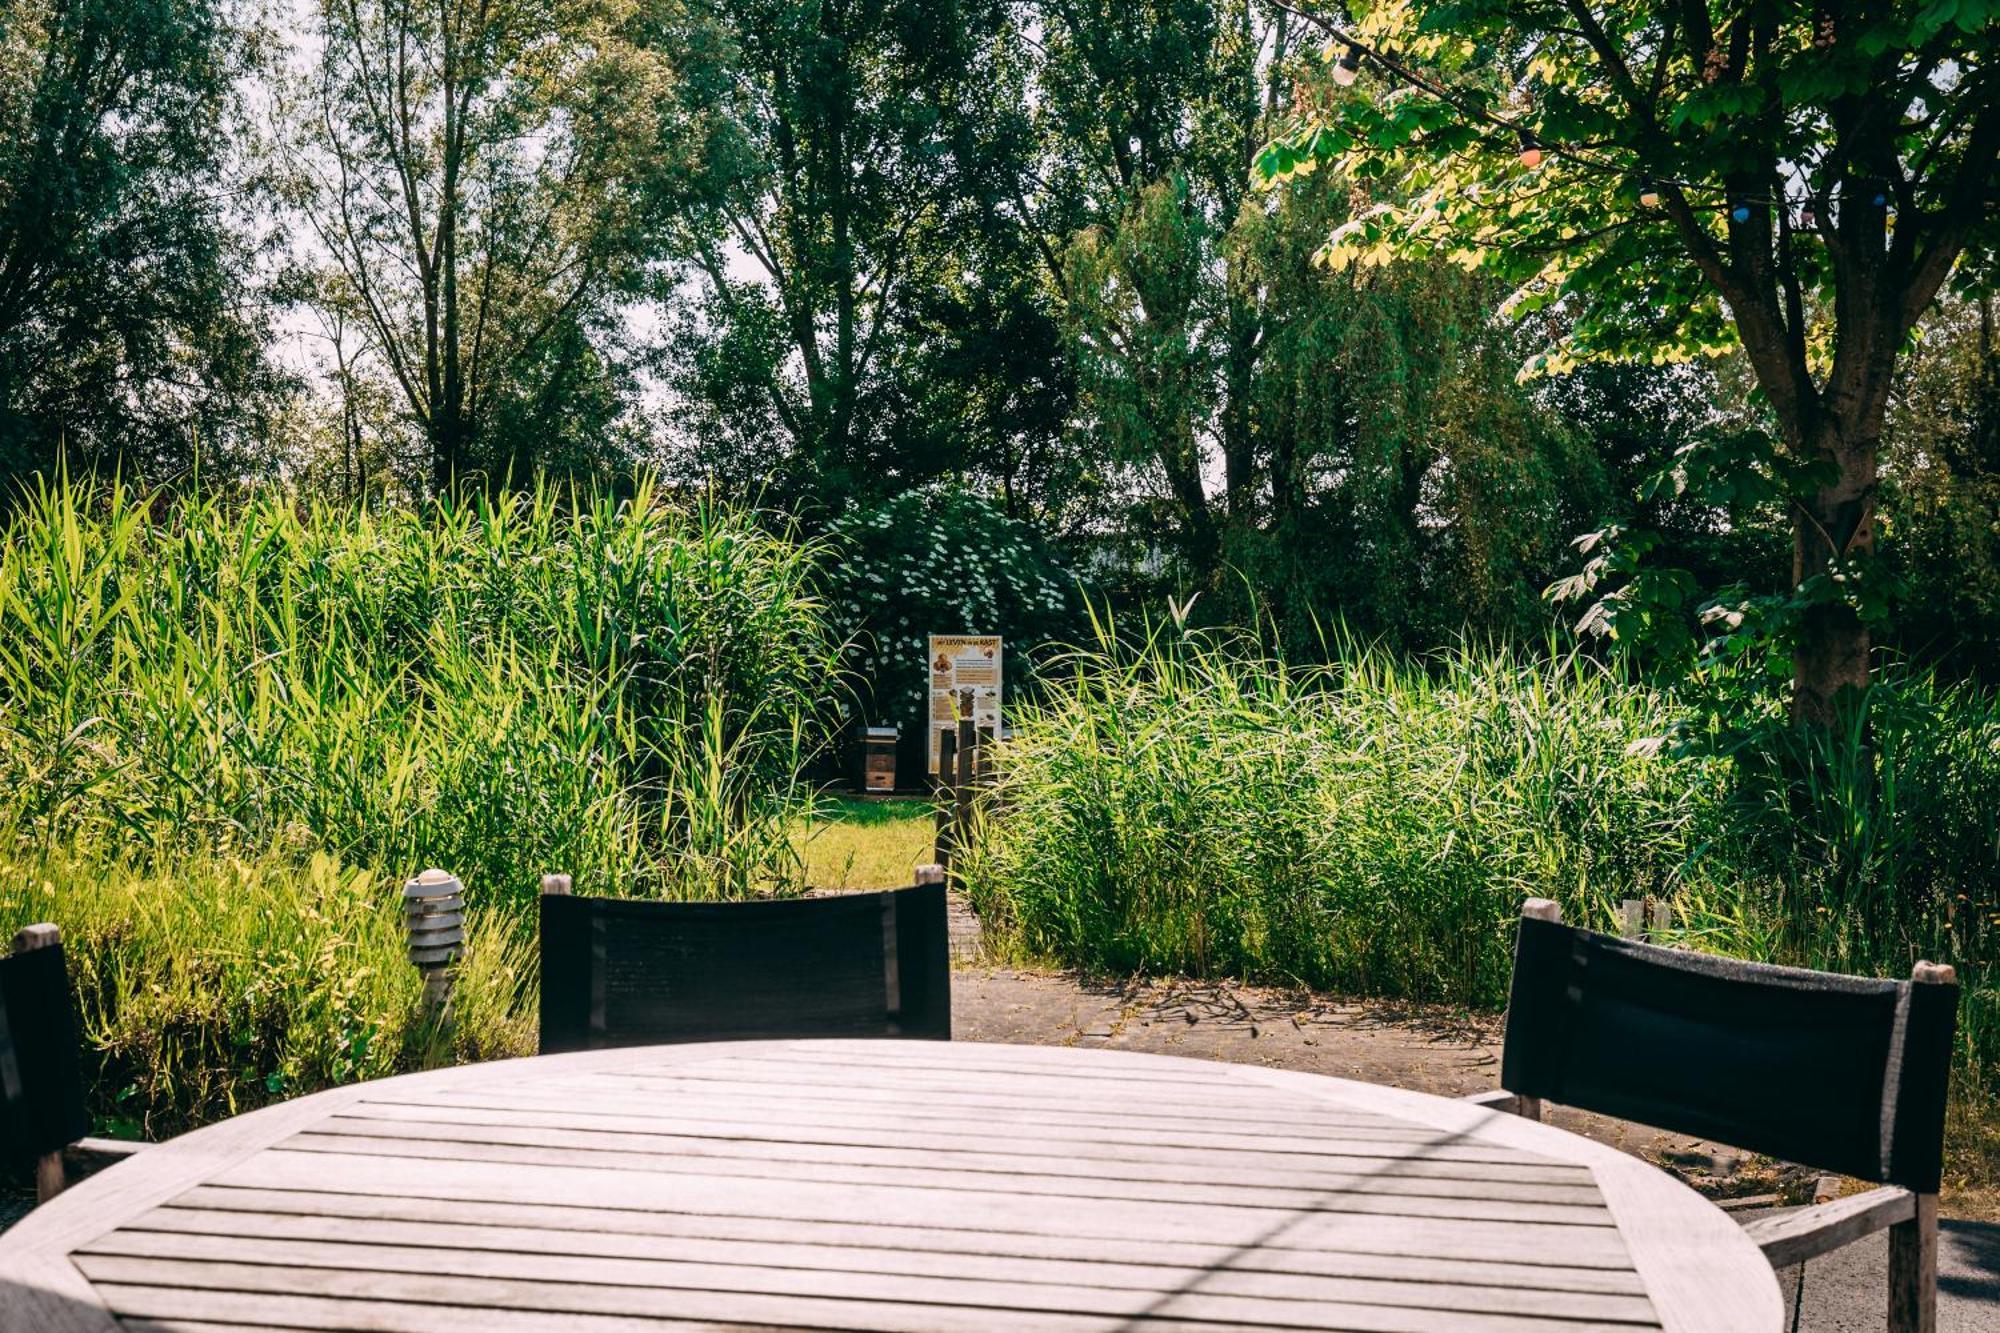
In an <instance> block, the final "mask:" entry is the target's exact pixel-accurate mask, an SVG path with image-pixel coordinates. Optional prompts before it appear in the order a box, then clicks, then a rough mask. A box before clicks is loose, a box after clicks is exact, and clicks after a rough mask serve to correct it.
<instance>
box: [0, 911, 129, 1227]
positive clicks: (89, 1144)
mask: <svg viewBox="0 0 2000 1333" xmlns="http://www.w3.org/2000/svg"><path fill="white" fill-rule="evenodd" d="M77 1045H78V1042H77V1030H76V1009H75V1007H74V1006H73V1005H72V1003H71V1002H70V994H69V969H68V966H67V965H66V964H65V962H64V960H63V949H62V935H61V933H60V932H59V931H57V929H56V928H55V927H54V926H52V925H48V924H40V925H33V926H26V927H24V928H23V929H22V930H21V931H20V933H18V934H17V935H15V936H14V951H13V953H11V954H9V955H7V956H6V957H4V958H0V1150H4V1151H5V1152H6V1154H7V1155H8V1156H9V1157H11V1158H14V1159H16V1160H27V1159H29V1158H32V1159H33V1160H34V1163H35V1196H36V1198H37V1199H38V1200H41V1201H47V1200H48V1199H50V1198H51V1197H53V1196H54V1195H56V1194H59V1193H61V1192H62V1189H63V1186H64V1184H65V1183H67V1173H66V1170H65V1167H64V1163H63V1152H64V1150H65V1149H68V1148H80V1149H82V1150H83V1151H84V1152H86V1153H88V1154H90V1155H91V1156H94V1157H99V1158H105V1157H123V1156H126V1155H128V1154H130V1153H132V1152H135V1151H137V1150H138V1149H139V1148H141V1147H143V1146H144V1145H143V1144H138V1143H125V1142H121V1141H118V1140H115V1139H93V1138H88V1137H86V1136H87V1135H88V1134H89V1132H90V1116H89V1115H88V1114H87V1113H86V1112H85V1110H84V1105H83V1074H82V1070H81V1067H80V1064H79V1062H78V1060H77Z"/></svg>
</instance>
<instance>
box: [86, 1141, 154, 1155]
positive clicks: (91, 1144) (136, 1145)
mask: <svg viewBox="0 0 2000 1333" xmlns="http://www.w3.org/2000/svg"><path fill="white" fill-rule="evenodd" d="M152 1146H153V1145H152V1144H150V1143H141V1142H140V1141H139V1140H137V1139H78V1140H77V1141H76V1142H75V1143H72V1144H70V1145H69V1150H70V1151H71V1152H79V1153H86V1154H88V1155H89V1156H92V1157H130V1156H131V1155H132V1154H133V1153H135V1152H139V1151H140V1150H141V1149H145V1148H150V1147H152Z"/></svg>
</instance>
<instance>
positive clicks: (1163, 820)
mask: <svg viewBox="0 0 2000 1333" xmlns="http://www.w3.org/2000/svg"><path fill="white" fill-rule="evenodd" d="M1072 668H1073V670H1072V673H1071V674H1069V675H1067V676H1062V677H1058V676H1056V675H1055V674H1054V673H1052V674H1051V678H1050V684H1049V698H1048V700H1047V702H1046V703H1045V704H1042V705H1040V706H1038V707H1035V708H1033V709H1029V710H1026V711H1021V712H1017V720H1016V736H1015V739H1014V741H1013V742H1011V743H1010V745H1009V747H1008V749H1007V752H1006V757H1005V761H1004V763H1002V764H1001V766H1000V767H1001V774H1002V777H1001V785H1000V789H999V798H1000V800H1002V801H1003V802H1004V803H1005V805H1006V809H1007V815H1006V818H1005V819H1004V820H1000V821H997V822H995V823H993V824H992V825H990V826H989V828H988V830H987V840H986V841H985V843H984V844H983V845H982V846H981V848H980V850H979V853H978V854H977V856H976V857H975V858H974V859H973V861H972V863H971V865H970V867H969V868H968V870H967V882H968V887H969V889H970V891H971V893H972V896H973V901H974V903H975V905H977V906H978V907H979V908H980V910H981V913H982V916H983V917H984V918H985V919H986V920H987V921H988V923H989V924H993V925H997V926H998V927H999V928H1001V929H1007V930H1011V931H1014V932H1017V933H1018V935H1019V938H1020V939H1021V940H1022V942H1023V943H1024V944H1025V945H1026V946H1027V947H1028V948H1030V949H1031V950H1033V951H1036V952H1043V953H1047V954H1050V955H1053V956H1055V957H1057V958H1060V959H1062V960H1064V961H1066V962H1070V963H1075V964H1079V965H1084V966H1089V967H1099V968H1107V969H1112V970H1124V969H1129V968H1139V969H1144V970H1163V971H1180V970H1185V971H1192V972H1196V973H1207V974H1238V975H1248V976H1253V977H1261V978H1265V979H1270V980H1280V981H1286V980H1289V981H1296V982H1300V983H1304V984H1310V985H1315V986H1325V987H1331V988H1335V989H1339V990H1344V991H1349V992H1356V993H1361V992H1365V993H1372V994H1383V995H1394V996H1405V997H1411V998H1417V999H1424V1000H1434V1001H1454V1002H1459V1003H1470V1004H1483V1005H1491V1004H1497V1003H1498V1002H1500V1000H1501V999H1502V998H1503V997H1504V994H1505V988H1506V979H1507V963H1508V953H1507V939H1508V935H1507V930H1508V925H1509V922H1510V921H1511V920H1512V919H1513V917H1514V916H1515V915H1517V914H1518V912H1519V909H1520V903H1521V900H1522V898H1524V897H1529V896H1537V895H1539V896H1544V897H1554V898H1557V899H1559V900H1562V901H1564V902H1565V903H1566V904H1567V905H1568V906H1569V907H1570V909H1571V910H1572V914H1573V916H1574V918H1575V919H1577V920H1592V921H1598V922H1608V921H1609V920H1610V919H1611V915H1610V914H1611V910H1612V904H1613V902H1614V901H1615V900H1616V899H1617V898H1620V897H1624V896H1630V895H1635V894H1642V893H1648V892H1652V893H1666V892H1670V891H1671V890H1673V889H1674V888H1675V887H1676V886H1677V885H1678V884H1679V883H1680V882H1681V881H1682V879H1683V878H1684V877H1685V876H1687V875H1688V874H1690V873H1692V872H1693V871H1694V869H1695V868H1696V866H1695V863H1696V861H1697V859H1698V858H1697V853H1698V851H1699V849H1701V848H1702V847H1704V846H1705V845H1706V844H1707V843H1709V842H1710V841H1711V840H1712V839H1713V838H1714V837H1716V836H1717V834H1718V833H1719V832H1720V825H1719V822H1718V816H1719V813H1720V804H1721V795H1722V790H1723V786H1724V776H1725V775H1724V769H1723V768H1722V766H1720V765H1715V764H1702V763H1688V764H1684V765H1675V764H1671V763H1669V762H1668V761H1666V760H1664V759H1661V758H1658V757H1654V756H1652V755H1651V754H1650V753H1649V750H1650V748H1651V747H1650V746H1649V745H1648V744H1647V742H1648V741H1649V739H1650V738H1652V737H1653V736H1654V735H1655V729H1656V727H1657V724H1658V718H1659V712H1660V710H1659V700H1658V698H1657V696H1654V695H1652V694H1650V693H1648V692H1646V691H1643V690H1633V689H1629V688H1625V687H1622V686H1620V685H1619V684H1618V683H1617V682H1616V681H1615V680H1614V679H1613V678H1612V677H1611V676H1609V675H1608V674H1607V673H1605V672H1604V671H1603V670H1602V669H1600V668H1597V667H1595V666H1593V665H1591V664H1590V663H1588V662H1587V661H1585V660H1582V659H1575V658H1572V659H1567V660H1563V661H1558V662H1552V663H1543V664H1536V663H1531V662H1524V661H1516V660H1515V659H1514V658H1513V657H1512V656H1511V655H1509V654H1506V653H1503V652H1494V653H1482V652H1475V651H1472V650H1469V649H1467V650H1461V651H1458V652H1456V653H1453V654H1450V655H1448V656H1447V657H1445V658H1443V659H1442V660H1440V661H1439V662H1438V663H1436V664H1435V669H1434V670H1427V669H1425V668H1423V667H1421V666H1417V665H1413V664H1409V663H1405V662H1403V661H1401V660H1399V659H1397V658H1396V657H1394V656H1392V655H1389V654H1385V653H1381V652H1378V651H1374V650H1366V649H1359V648H1347V649H1345V650H1344V651H1343V653H1342V655H1341V657H1340V659H1339V660H1338V661H1337V662H1336V663H1335V664H1333V665H1331V666H1328V667H1325V668H1315V669H1293V668H1288V667H1286V666H1284V665H1283V664H1282V663H1280V662H1276V661H1271V660H1266V659H1264V658H1261V657H1259V656H1256V655H1255V654H1254V653H1250V652H1246V651H1245V650H1244V649H1243V647H1242V646H1241V645H1238V644H1234V643H1231V642H1229V641H1227V640H1223V639H1215V638H1210V637H1205V636H1199V635H1197V636H1191V637H1187V638H1181V639H1177V638H1173V637H1170V636H1168V635H1166V634H1164V633H1161V634H1154V635H1152V636H1151V637H1149V638H1148V639H1147V640H1146V642H1145V643H1144V645H1143V646H1142V647H1140V648H1138V649H1135V650H1122V649H1114V648H1105V649H1100V650H1098V651H1096V652H1093V653H1089V654H1085V655H1082V656H1080V657H1078V658H1076V659H1075V661H1074V662H1073V663H1072Z"/></svg>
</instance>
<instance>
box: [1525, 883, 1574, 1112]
mask: <svg viewBox="0 0 2000 1333" xmlns="http://www.w3.org/2000/svg"><path fill="white" fill-rule="evenodd" d="M1521 915H1522V916H1524V917H1528V918H1531V919H1532V920H1535V921H1553V922H1556V923H1557V924H1561V922H1562V919H1563V909H1562V904H1561V903H1559V902H1556V901H1555V900H1553V899H1551V898H1530V899H1528V901H1526V902H1524V903H1522V904H1521ZM1514 1114H1515V1115H1518V1116H1520V1117H1521V1118H1522V1119H1523V1120H1540V1119H1541V1118H1542V1099H1541V1098H1540V1097H1522V1098H1520V1099H1519V1102H1518V1104H1517V1105H1516V1106H1515V1107H1514Z"/></svg>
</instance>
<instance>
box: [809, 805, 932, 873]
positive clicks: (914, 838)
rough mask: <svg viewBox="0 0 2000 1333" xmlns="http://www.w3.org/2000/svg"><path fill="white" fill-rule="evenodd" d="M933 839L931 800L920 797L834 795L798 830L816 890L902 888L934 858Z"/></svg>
mask: <svg viewBox="0 0 2000 1333" xmlns="http://www.w3.org/2000/svg"><path fill="white" fill-rule="evenodd" d="M931 838H932V824H931V807H930V803H929V802H928V801H925V800H921V799H916V798H909V799H892V800H876V801H867V800H859V799H856V798H854V797H845V796H843V797H834V798H830V799H828V800H827V801H826V802H825V803H824V804H823V806H822V807H821V809H820V811H819V814H818V816H817V817H816V818H814V819H812V820H810V821H808V822H805V823H801V824H800V825H798V826H797V827H796V830H795V832H794V833H793V839H794V845H795V846H796V847H797V848H798V850H799V855H800V856H801V857H803V858H804V860H805V882H806V884H807V885H808V886H809V887H811V888H814V889H894V888H900V887H902V886H903V885H905V884H908V883H909V882H910V870H911V867H913V866H916V865H918V864H920V863H922V862H925V861H928V860H930V859H931V851H932V847H931Z"/></svg>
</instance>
